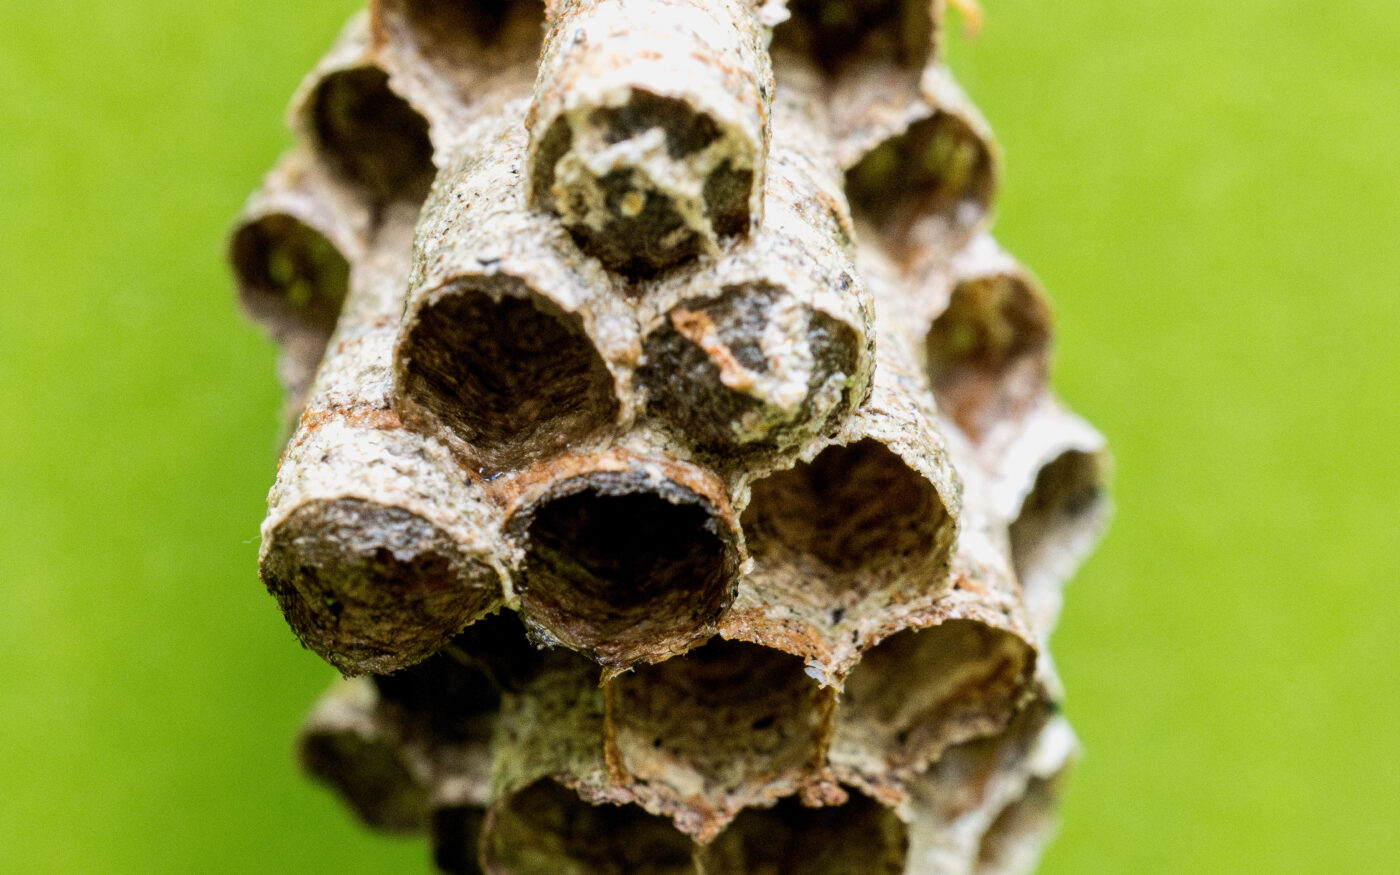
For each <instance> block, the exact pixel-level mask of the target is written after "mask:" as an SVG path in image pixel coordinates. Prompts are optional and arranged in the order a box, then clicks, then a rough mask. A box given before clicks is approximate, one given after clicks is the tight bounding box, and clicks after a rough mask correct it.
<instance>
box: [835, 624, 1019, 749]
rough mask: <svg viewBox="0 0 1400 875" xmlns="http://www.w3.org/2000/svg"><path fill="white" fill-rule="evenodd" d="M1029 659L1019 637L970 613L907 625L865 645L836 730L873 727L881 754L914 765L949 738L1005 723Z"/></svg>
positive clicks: (953, 740)
mask: <svg viewBox="0 0 1400 875" xmlns="http://www.w3.org/2000/svg"><path fill="white" fill-rule="evenodd" d="M1033 662H1034V653H1033V651H1032V650H1031V648H1030V646H1029V645H1027V644H1026V643H1025V642H1024V641H1022V640H1021V639H1020V638H1018V637H1016V636H1015V635H1013V634H1011V633H1009V632H1006V631H1003V630H1000V629H995V628H992V627H991V626H988V625H986V624H984V623H980V622H977V621H974V620H946V621H944V622H943V623H941V624H939V625H937V626H933V627H930V628H927V629H906V630H905V631H903V632H899V633H897V634H895V635H893V636H891V637H889V638H887V639H885V640H884V641H882V642H880V644H878V645H876V646H875V647H873V648H871V649H870V650H869V651H868V652H867V653H865V655H864V656H863V657H862V658H861V661H860V662H859V663H858V664H857V665H856V667H855V668H854V669H853V670H852V671H851V674H850V675H849V676H848V677H847V679H846V685H845V689H844V691H843V694H842V703H841V708H840V709H839V710H838V712H837V715H838V732H839V731H842V729H843V728H844V729H849V728H851V727H853V726H854V725H856V724H859V725H860V726H862V727H864V728H866V729H873V730H874V732H875V733H876V734H877V735H879V736H882V737H884V738H885V742H882V744H885V745H887V746H888V750H886V751H884V753H886V754H887V755H889V756H890V757H892V758H893V759H894V760H896V761H900V762H903V763H905V764H908V765H912V766H915V767H917V766H918V765H919V764H920V763H923V762H927V761H928V760H929V759H930V758H932V757H936V756H937V755H938V754H939V753H940V752H941V751H942V750H943V749H944V748H945V747H947V746H948V745H950V744H955V743H957V742H960V741H966V740H968V739H969V738H972V737H976V736H981V735H987V734H990V733H992V732H996V731H999V730H1001V729H1002V728H1004V727H1005V725H1006V724H1007V722H1008V721H1009V720H1010V719H1011V717H1012V716H1013V715H1014V714H1015V711H1016V708H1017V707H1018V706H1019V703H1020V700H1021V697H1022V695H1023V693H1024V691H1025V689H1026V685H1027V684H1028V683H1029V680H1030V676H1031V669H1032V666H1033ZM842 724H844V727H842Z"/></svg>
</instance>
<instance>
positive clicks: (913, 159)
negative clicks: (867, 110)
mask: <svg viewBox="0 0 1400 875" xmlns="http://www.w3.org/2000/svg"><path fill="white" fill-rule="evenodd" d="M992 170H993V165H992V154H991V152H990V151H989V150H988V147H987V144H986V143H985V142H983V141H982V139H981V138H980V137H978V136H977V134H976V133H975V132H974V131H973V130H972V128H970V127H969V126H968V125H967V123H966V122H964V121H962V120H960V119H958V118H956V117H955V116H952V115H949V114H947V113H942V112H939V113H935V114H934V115H933V116H931V117H929V118H926V119H922V120H920V121H917V122H915V123H914V124H913V125H911V126H910V127H909V130H908V131H906V132H905V133H903V134H899V135H897V136H894V137H891V138H890V139H888V140H886V141H885V142H883V143H881V144H880V145H879V146H877V147H876V148H874V149H872V150H871V151H870V152H869V153H867V154H866V156H865V157H864V158H862V159H861V160H860V163H858V164H856V166H854V167H852V168H851V169H850V170H849V171H847V173H846V196H847V197H848V198H849V199H850V202H851V211H852V213H854V214H855V216H856V218H857V220H864V221H866V222H869V223H870V224H872V225H874V226H875V227H876V228H877V229H879V230H880V232H881V233H883V234H887V235H892V236H893V237H895V238H896V239H898V238H903V237H905V236H907V235H908V234H909V232H910V230H911V229H912V228H913V226H914V225H916V224H917V223H919V222H920V220H921V219H925V218H928V217H935V218H937V219H938V220H939V221H941V222H943V223H944V224H946V225H947V226H949V227H951V228H953V229H955V230H960V229H963V228H966V227H968V226H971V225H973V224H975V223H976V222H977V221H978V220H979V219H980V218H981V217H982V215H983V214H984V213H985V212H986V210H987V208H988V207H989V206H990V205H991V200H992V194H993V179H992Z"/></svg>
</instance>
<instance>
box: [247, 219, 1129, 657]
mask: <svg viewBox="0 0 1400 875" xmlns="http://www.w3.org/2000/svg"><path fill="white" fill-rule="evenodd" d="M399 233H400V237H401V238H403V239H407V238H408V237H410V236H411V234H412V231H411V227H410V226H408V225H407V224H404V225H402V226H400V227H399ZM376 252H377V253H378V254H379V255H383V256H384V257H376V256H374V255H372V256H371V257H367V258H366V259H364V260H363V262H361V263H360V264H357V265H356V278H357V281H356V282H355V283H354V285H355V294H353V295H352V297H351V300H350V302H349V303H348V304H347V307H346V312H345V314H344V315H343V316H342V318H341V320H340V327H339V330H338V332H337V334H336V337H335V339H333V341H332V344H331V346H332V349H333V355H331V356H329V357H328V358H327V361H326V364H325V366H324V367H323V368H322V370H321V375H320V377H319V378H318V382H317V388H316V390H315V391H313V392H312V401H311V402H310V403H309V405H308V407H307V411H306V413H305V414H304V415H303V417H302V422H301V426H300V428H299V429H298V431H297V434H296V435H295V436H294V438H293V440H292V442H291V444H290V445H289V447H288V451H287V454H286V455H285V457H284V459H283V462H282V465H281V469H280V471H279V477H278V482H277V485H276V486H274V489H273V493H272V495H271V496H270V499H269V501H270V504H271V506H272V512H271V514H270V516H269V519H268V521H267V524H266V526H265V528H264V544H263V550H264V553H263V571H264V577H265V579H266V580H267V581H268V584H269V587H270V588H272V590H273V592H274V594H275V595H277V597H278V598H279V600H280V601H281V603H282V606H283V608H284V610H285V611H286V612H287V614H288V617H289V619H290V620H291V621H292V625H293V627H294V628H295V629H296V630H297V631H298V633H299V634H300V635H301V636H302V638H303V640H304V641H306V643H307V644H308V645H309V646H311V647H312V648H313V649H315V650H317V652H319V653H322V655H324V656H326V657H327V658H328V659H330V660H331V661H332V662H333V663H334V664H336V665H337V666H338V667H340V668H341V669H342V670H345V671H349V672H359V671H389V670H393V669H395V668H399V667H403V666H404V665H408V664H411V663H412V662H415V661H418V660H420V659H422V658H424V657H426V656H428V655H430V654H431V653H432V652H434V651H435V650H436V649H437V648H438V647H440V646H441V645H442V644H443V643H444V642H445V641H446V639H447V638H448V637H450V636H451V635H452V634H453V633H455V632H456V631H457V630H459V629H460V628H461V627H462V626H463V625H464V624H465V623H467V622H470V621H471V620H473V619H475V618H476V617H478V616H481V615H484V614H485V613H488V612H489V611H491V610H493V609H494V608H495V607H496V606H497V604H499V602H500V601H501V600H502V599H503V598H505V599H507V600H509V599H510V597H511V595H512V594H513V596H514V597H515V598H516V599H518V604H519V606H520V607H521V610H522V613H523V615H524V617H525V619H526V622H527V623H529V624H530V625H531V628H532V630H533V631H535V632H536V633H537V635H538V637H540V638H541V640H546V641H551V642H559V643H564V644H566V645H567V646H569V647H572V648H574V649H578V650H581V651H583V652H585V653H589V654H590V655H592V656H594V657H595V658H596V659H598V661H600V662H602V663H603V664H605V665H608V666H611V667H613V668H617V669H623V668H626V667H628V666H630V665H631V664H633V663H635V662H637V661H647V662H655V661H657V660H658V659H663V658H666V657H668V656H671V655H674V654H675V653H679V652H683V651H684V650H686V649H688V648H689V647H690V646H692V645H694V644H695V643H697V642H698V641H700V640H703V639H704V638H706V637H708V636H709V635H710V634H713V633H714V632H715V631H722V632H724V634H726V635H727V636H728V637H735V638H741V639H746V640H756V641H760V642H763V643H770V644H773V645H774V646H777V647H781V648H783V649H786V650H789V651H790V652H793V653H795V654H797V655H801V656H803V657H805V658H806V659H807V660H808V661H809V663H813V664H815V665H816V666H818V668H819V670H820V671H821V672H822V674H823V676H824V678H826V679H827V680H829V681H830V682H832V683H839V678H840V677H841V676H842V675H843V674H844V672H845V670H847V669H848V668H849V665H850V664H852V663H853V662H854V660H855V659H856V658H858V656H859V653H860V652H861V651H863V650H864V649H865V648H866V647H868V646H869V645H870V644H871V643H873V642H874V641H876V640H879V639H880V638H883V637H886V636H887V635H888V634H890V633H891V632H893V631H895V630H897V629H898V628H900V627H901V625H902V624H904V623H905V622H906V620H905V619H904V617H906V616H913V615H915V614H917V613H918V611H920V610H925V609H929V608H930V606H931V605H932V603H933V602H934V601H936V599H937V598H939V597H941V596H942V595H943V594H944V592H945V587H942V586H941V585H940V583H939V582H940V581H941V580H946V579H948V576H947V575H946V574H945V573H944V572H945V571H946V570H947V567H948V564H949V561H950V553H951V554H953V556H952V560H953V562H954V564H956V563H957V562H958V561H962V562H964V563H972V564H975V565H976V566H977V567H978V570H974V571H972V572H969V576H970V577H973V578H978V579H983V580H984V579H985V578H987V577H988V575H989V573H991V572H990V571H989V569H991V570H993V571H995V572H996V575H997V576H999V577H1000V578H1002V579H1006V578H1011V577H1013V574H1012V570H1013V569H1012V568H1008V567H1004V566H1005V565H1007V564H1008V563H1005V562H1002V561H1001V557H1000V555H999V554H1000V553H1002V552H1005V551H1004V550H1001V549H999V546H998V536H997V535H995V530H996V528H997V526H998V521H1000V525H1002V526H1004V525H1005V524H1006V523H1008V522H1011V521H1012V520H1015V523H1014V524H1013V525H1012V527H1011V537H1010V551H1011V554H1012V557H1013V561H1015V562H1016V566H1015V568H1014V571H1015V572H1018V573H1019V576H1020V578H1021V580H1022V583H1026V582H1027V581H1029V580H1031V579H1034V578H1036V577H1038V576H1039V577H1043V578H1045V580H1046V581H1047V582H1046V584H1045V585H1044V587H1043V588H1044V589H1046V590H1047V591H1048V592H1052V593H1053V592H1057V587H1058V585H1059V583H1060V582H1062V581H1063V579H1064V577H1065V576H1067V573H1068V572H1069V571H1071V570H1072V562H1069V563H1068V564H1067V561H1066V560H1065V556H1064V554H1065V548H1066V547H1073V550H1072V551H1071V552H1074V553H1076V554H1077V553H1078V552H1079V551H1080V549H1081V546H1080V544H1081V542H1085V543H1089V542H1091V540H1092V537H1091V536H1092V534H1093V533H1094V532H1095V531H1096V529H1097V525H1098V520H1099V518H1100V516H1101V507H1102V501H1101V492H1100V489H1099V487H1100V483H1101V480H1102V465H1101V464H1100V462H1099V459H1100V455H1099V454H1100V449H1101V448H1100V447H1099V446H1098V444H1097V443H1096V441H1097V440H1098V438H1097V435H1095V434H1094V433H1093V432H1092V430H1088V429H1087V426H1083V424H1082V423H1081V422H1080V421H1079V420H1077V419H1076V418H1074V417H1072V416H1070V415H1068V414H1067V413H1065V412H1064V411H1063V410H1061V409H1060V408H1058V406H1056V405H1054V404H1053V402H1052V401H1049V400H1042V401H1041V402H1037V403H1036V404H1034V405H1032V406H1031V407H1030V408H1028V410H1029V413H1028V415H1026V416H1022V417H1020V421H1021V422H1022V424H1023V425H1031V426H1033V427H1028V428H1021V429H1019V430H1015V431H1014V437H1015V439H1014V440H1012V441H1011V442H1010V443H1009V444H1008V449H1007V450H1006V452H1004V453H1003V454H1002V456H1001V459H1002V460H1003V464H1001V465H1000V468H999V469H998V470H1000V471H1001V472H1002V474H1003V477H1002V479H1000V480H992V481H991V482H988V483H980V482H979V481H978V480H977V479H976V476H975V475H976V471H977V468H978V461H977V450H976V448H975V447H972V446H971V445H968V446H966V447H965V446H964V445H963V444H961V443H958V442H956V441H949V445H948V446H947V447H945V445H944V440H943V438H942V437H941V436H940V429H939V427H938V425H937V422H936V420H937V416H936V414H934V413H933V411H932V404H931V403H930V402H931V399H932V397H933V396H932V395H931V394H930V393H929V391H928V389H927V383H926V381H925V380H924V378H923V377H922V376H921V372H919V371H918V369H917V368H916V367H913V366H912V365H911V364H910V363H909V362H908V361H905V360H901V359H900V358H899V357H898V356H895V355H894V354H895V353H897V352H898V351H899V350H900V348H901V344H900V343H899V342H898V341H897V339H895V340H892V341H891V342H889V343H884V342H882V343H881V344H880V345H879V346H878V347H877V353H878V355H879V357H880V359H881V367H879V368H878V369H877V370H876V375H875V380H874V386H873V389H872V394H871V398H870V403H868V404H867V405H865V406H863V407H862V408H860V409H859V410H857V411H856V412H855V413H853V414H852V415H850V416H848V417H847V418H846V419H845V420H843V422H842V423H841V424H840V427H839V428H838V429H837V430H836V431H835V432H833V433H831V434H829V435H825V436H822V437H821V438H820V439H818V440H816V441H815V442H813V443H811V444H809V445H808V446H807V447H806V448H805V450H804V454H805V455H804V456H802V457H801V458H799V459H796V460H793V462H790V463H789V464H791V467H786V468H777V469H776V470H775V469H774V468H773V467H768V468H764V467H755V468H744V469H741V470H740V471H739V472H738V475H737V476H736V478H735V479H733V480H726V479H725V478H724V477H722V476H720V475H719V474H718V473H716V472H715V471H714V470H712V469H710V468H708V467H706V466H705V465H704V464H702V463H701V462H697V461H696V460H693V459H692V460H689V461H688V460H686V459H684V458H681V457H679V455H678V454H676V453H674V452H672V453H662V452H658V451H657V450H656V445H655V444H654V443H653V442H651V441H650V440H649V437H648V435H647V434H646V433H645V432H644V431H643V432H637V433H634V434H632V435H630V436H628V437H627V438H624V439H623V440H622V441H619V442H617V443H614V444H611V445H608V446H605V447H603V448H600V449H594V450H587V451H571V452H565V453H563V454H560V455H555V456H553V457H549V458H545V459H543V460H541V461H540V462H539V463H537V464H534V465H531V466H529V467H527V468H525V469H524V470H523V471H522V472H520V473H518V474H517V475H516V476H510V477H500V478H487V479H488V480H489V482H482V481H481V480H480V479H477V480H470V479H467V478H464V476H463V469H462V465H461V461H462V460H461V458H460V456H459V455H458V454H457V453H456V452H454V450H453V448H452V446H451V445H450V444H449V443H445V442H443V441H439V440H436V439H434V438H432V437H428V436H425V435H424V434H422V433H421V432H420V431H417V430H414V429H412V428H408V427H405V425H404V424H403V421H402V420H401V419H400V417H399V415H398V414H397V412H396V410H395V405H394V395H395V392H394V387H395V379H396V374H394V373H392V371H393V370H394V362H393V353H394V344H395V336H396V335H397V332H398V327H397V323H396V322H395V320H394V319H393V318H392V314H393V313H394V312H395V311H396V310H397V309H398V308H399V307H400V306H401V305H400V304H399V303H398V302H399V301H400V300H402V297H401V296H402V294H403V293H402V289H403V287H404V281H405V277H406V276H407V274H408V267H407V264H406V257H405V253H406V252H407V247H405V246H403V245H402V240H400V241H399V242H398V243H394V244H393V245H386V246H384V247H383V248H382V250H376ZM930 333H932V332H930ZM400 346H401V342H400ZM556 378H557V377H556ZM944 431H946V432H948V433H949V434H950V435H952V434H954V433H956V432H958V429H956V427H955V426H950V427H949V428H947V429H944ZM638 435H640V437H638ZM633 439H635V440H633ZM629 440H631V441H632V442H631V443H629V442H628V441H629ZM954 463H956V465H957V468H958V470H959V472H960V473H961V475H962V480H963V487H964V488H963V492H962V496H961V502H960V501H959V496H958V492H957V487H956V483H955V475H954V474H953V469H954ZM959 508H961V510H959ZM959 513H961V514H962V518H961V519H960V518H959V517H958V514H959ZM959 523H961V525H962V527H963V530H964V531H965V532H973V531H981V530H984V529H985V530H989V531H992V532H993V534H991V535H989V536H988V537H987V538H985V539H984V540H985V541H986V543H985V544H983V543H982V542H979V541H977V540H973V539H970V538H964V539H962V541H960V542H959V544H958V545H957V549H956V550H955V549H954V547H955V544H954V542H955V539H956V533H957V528H958V525H959ZM1086 538H1087V540H1086ZM961 553H967V554H968V555H966V556H962V557H961V559H960V558H959V556H960V555H961ZM1071 558H1074V557H1071ZM750 560H751V563H750V564H749V573H748V574H746V575H744V576H743V578H742V580H741V579H740V575H739V572H740V570H741V568H743V567H744V566H745V564H746V562H749V561H750ZM502 564H505V565H510V566H512V568H511V569H510V570H513V571H520V572H521V574H519V576H518V579H517V580H516V581H515V582H514V584H513V585H512V590H513V593H506V592H505V591H503V589H502V584H501V580H500V578H501V575H502V571H503V569H502V568H501V567H500V566H501V565H502ZM1042 567H1043V568H1046V569H1051V570H1050V571H1047V572H1045V573H1042V572H1041V571H1040V569H1041V568H1042ZM385 581H393V585H392V586H387V585H385V583H384V582H385ZM1002 589H1014V583H1013V584H1010V585H1009V586H1004V587H1002ZM983 591H984V592H986V591H987V589H986V586H985V583H984V584H983ZM998 598H1000V597H999V596H997V597H996V598H992V601H994V602H995V601H996V600H997V599H998ZM1013 601H1014V600H1013ZM1003 613H1014V611H1013V610H1012V609H1003Z"/></svg>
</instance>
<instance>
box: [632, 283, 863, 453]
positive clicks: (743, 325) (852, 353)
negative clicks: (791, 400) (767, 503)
mask: <svg viewBox="0 0 1400 875" xmlns="http://www.w3.org/2000/svg"><path fill="white" fill-rule="evenodd" d="M786 294H787V293H786V292H785V291H784V290H782V289H781V288H778V287H776V286H773V285H771V284H768V283H746V284H742V285H734V286H727V287H725V289H724V290H723V292H722V293H721V294H720V295H719V296H718V297H716V298H714V299H713V300H700V301H685V302H683V303H681V304H680V305H679V306H678V307H677V308H676V309H675V310H674V311H673V315H672V318H671V319H669V320H667V321H666V322H665V323H663V324H662V325H661V327H659V328H657V329H656V330H655V331H653V332H652V333H651V334H649V335H648V336H647V338H646V340H645V341H644V349H645V352H646V362H647V363H646V364H645V365H644V366H643V367H642V368H641V370H640V371H639V375H640V378H641V380H642V383H643V385H645V386H646V387H647V390H648V396H647V404H648V407H649V409H650V410H651V411H652V412H653V413H654V414H656V415H657V416H659V417H660V418H662V419H664V420H666V421H668V422H670V423H672V424H673V425H675V426H677V427H678V429H679V430H680V431H681V432H682V433H683V434H685V435H686V437H687V438H688V439H689V440H692V441H694V442H695V443H696V444H697V445H699V446H700V447H701V448H702V449H705V450H709V451H712V452H723V451H726V450H728V449H730V448H732V447H733V445H734V444H735V442H736V440H737V439H738V436H739V435H740V434H743V435H745V439H746V440H748V437H747V432H746V431H743V430H738V431H736V424H737V423H741V422H751V421H753V419H754V418H755V417H759V418H761V419H764V420H765V421H767V422H768V424H769V428H768V430H767V432H766V435H765V437H766V439H761V440H757V441H754V443H755V444H756V445H758V446H771V445H772V444H773V443H774V442H775V441H777V440H779V439H780V438H782V437H783V436H784V435H786V434H788V433H789V432H790V431H792V430H793V429H796V428H814V427H816V426H819V425H820V423H817V424H814V423H812V422H811V419H812V418H813V416H814V415H815V413H814V411H813V410H812V409H811V408H812V396H813V395H815V394H816V393H817V390H819V389H820V388H821V387H822V386H824V385H825V384H826V383H827V381H829V380H830V379H832V377H833V376H834V375H836V374H845V375H846V376H847V377H849V376H851V375H852V374H853V373H854V372H855V370H856V365H857V360H858V357H859V349H858V345H857V341H856V334H855V332H854V331H853V330H851V328H850V326H847V325H843V324H842V323H840V322H837V321H836V320H835V319H832V318H831V317H830V316H827V315H826V314H824V313H818V312H815V311H812V312H810V313H809V314H808V321H807V326H806V328H807V330H806V336H805V338H804V340H805V343H806V345H807V347H808V349H809V350H810V351H811V353H812V357H813V360H814V363H815V364H814V367H813V369H812V375H811V377H810V379H809V380H808V389H809V393H810V394H809V395H808V397H807V399H806V400H804V402H803V404H802V406H801V408H800V409H799V410H798V412H797V413H796V415H795V416H792V417H791V418H790V419H789V418H786V417H783V418H777V417H776V416H773V415H765V412H764V410H765V406H764V403H763V401H762V400H760V399H759V398H757V397H755V396H754V395H752V394H749V393H747V392H742V391H738V390H736V389H732V388H730V387H729V386H726V385H725V384H724V381H723V379H722V377H721V372H720V367H719V365H718V364H717V363H716V361H715V359H714V357H713V353H712V352H708V351H706V350H705V349H702V348H701V347H700V345H699V344H697V343H696V342H695V341H694V340H693V339H691V338H690V337H687V336H686V335H684V334H682V333H681V331H679V330H678V329H677V327H676V324H675V320H676V319H677V318H681V317H679V316H678V315H677V314H684V316H683V318H687V319H691V320H695V319H703V320H705V321H706V322H707V323H708V324H709V325H712V326H713V328H714V333H715V334H716V335H718V339H719V342H720V343H721V344H722V346H723V349H722V350H721V351H719V354H720V355H725V356H728V357H730V358H732V359H733V361H734V363H736V364H737V365H738V366H739V367H742V368H743V369H745V370H747V371H749V372H751V373H753V374H757V375H762V374H767V373H769V372H770V371H771V370H772V365H771V364H770V363H769V361H768V359H767V357H766V356H765V354H764V352H763V349H762V348H761V347H760V346H759V342H758V339H759V338H760V337H762V336H763V334H764V332H765V331H767V330H768V323H769V312H770V309H771V308H772V307H774V306H775V305H776V304H777V303H778V302H779V298H780V297H781V296H783V295H786ZM849 395H850V390H849V389H847V398H846V399H845V402H846V403H845V404H838V405H836V409H837V410H841V409H844V408H845V406H847V405H849V403H850V398H849ZM832 412H834V411H824V413H826V414H827V415H828V416H829V415H830V414H831V413H832ZM809 433H810V432H809Z"/></svg>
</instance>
